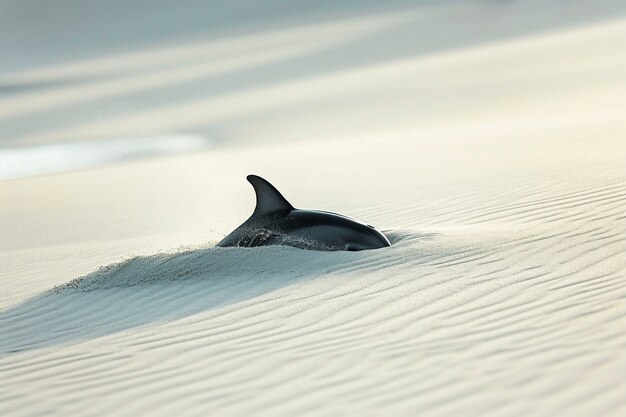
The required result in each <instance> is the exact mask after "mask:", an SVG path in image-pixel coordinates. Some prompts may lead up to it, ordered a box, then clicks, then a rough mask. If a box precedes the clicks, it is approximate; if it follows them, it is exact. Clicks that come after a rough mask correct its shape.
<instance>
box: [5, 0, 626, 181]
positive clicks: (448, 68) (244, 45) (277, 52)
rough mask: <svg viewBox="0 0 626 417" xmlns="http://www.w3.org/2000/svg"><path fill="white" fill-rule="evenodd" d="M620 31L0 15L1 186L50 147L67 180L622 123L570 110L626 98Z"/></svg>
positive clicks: (605, 10)
mask: <svg viewBox="0 0 626 417" xmlns="http://www.w3.org/2000/svg"><path fill="white" fill-rule="evenodd" d="M624 16H626V4H624V3H623V2H618V1H601V2H598V3H594V4H591V3H589V2H584V1H574V2H566V1H557V2H550V3H543V2H538V1H445V2H435V1H391V2H385V3H384V4H382V3H380V2H375V1H365V2H362V1H359V2H357V1H349V2H341V3H335V2H330V1H325V2H315V1H300V2H295V3H294V2H287V1H274V0H263V1H259V2H254V3H248V2H240V1H236V2H232V1H213V2H202V3H196V2H192V1H187V0H185V1H183V2H166V1H159V2H156V3H155V2H145V1H140V0H131V1H124V2H122V1H117V0H116V1H113V2H106V3H102V2H96V1H86V2H78V1H62V2H55V3H54V4H53V3H48V2H42V1H37V0H33V1H7V0H0V55H1V56H2V57H3V59H2V60H0V171H1V170H3V167H5V168H4V170H5V171H6V167H7V166H8V165H9V164H12V162H8V161H9V155H14V153H11V152H13V151H12V150H15V149H20V148H32V149H33V150H34V152H33V153H31V154H32V155H34V154H36V153H37V152H38V151H37V149H39V150H41V149H47V148H46V146H47V145H50V144H59V145H61V144H66V145H67V146H58V147H56V148H55V149H56V151H57V156H58V155H60V156H59V158H63V157H65V158H66V159H68V166H72V165H74V163H73V162H72V161H70V158H73V156H72V155H71V152H70V153H68V154H67V155H65V156H63V155H62V154H61V153H59V152H61V150H62V149H73V146H74V145H75V144H77V143H84V144H89V143H90V142H92V141H99V142H103V141H110V142H111V145H112V146H113V145H114V144H116V143H119V144H124V145H123V146H128V143H129V141H132V138H141V141H142V145H139V146H148V148H149V142H146V141H145V140H144V139H145V138H151V137H152V138H155V144H156V143H157V142H158V138H163V137H174V138H176V137H198V138H204V139H203V140H205V141H207V142H210V143H211V146H212V147H220V146H224V145H237V146H242V145H243V146H247V145H248V144H257V145H258V144H264V143H271V142H292V141H297V142H300V141H310V140H337V139H342V138H350V139H352V138H358V137H371V136H377V137H379V138H380V140H384V137H385V136H386V135H397V134H406V133H409V134H412V135H416V134H422V133H424V132H429V131H432V130H433V129H441V128H445V129H451V128H455V127H458V128H466V129H491V128H494V127H495V128H497V126H499V125H502V124H503V123H504V124H511V123H518V124H519V122H516V120H518V121H519V120H524V121H525V123H524V125H527V124H528V123H530V124H533V123H534V125H541V124H542V123H551V124H553V123H559V120H568V119H572V118H574V119H578V118H580V117H586V118H589V119H591V121H593V120H596V119H597V117H601V118H606V117H616V115H615V113H616V112H618V109H617V107H618V106H617V105H615V106H613V107H615V109H613V108H612V107H611V106H609V108H607V109H604V110H605V111H604V112H603V113H602V114H601V115H594V113H593V111H591V112H587V110H586V109H584V108H582V107H581V106H580V105H579V104H576V100H577V97H579V96H582V97H584V98H585V99H589V101H590V102H591V103H594V102H602V97H603V96H604V95H605V94H608V96H609V98H610V97H611V95H615V94H617V93H616V92H615V91H617V89H621V88H622V85H623V82H622V80H621V76H620V74H618V71H617V70H619V68H620V65H622V64H623V62H622V61H623V60H622V59H621V58H620V57H619V56H615V53H614V51H615V50H618V49H619V45H618V44H619V43H621V42H622V41H624V40H626V39H624V38H626V36H624V35H625V31H624V30H622V29H621V27H623V26H624V25H623V22H622V20H623V19H624ZM605 38H606V41H604V39H605ZM598 45H604V47H601V48H598ZM581 51H582V53H583V54H584V55H581ZM616 87H617V89H616ZM614 98H615V97H614ZM617 99H618V100H613V101H612V102H616V101H621V99H620V98H619V97H617ZM562 101H564V102H566V103H567V104H568V106H565V107H564V106H562V104H563V103H562ZM569 103H574V104H573V106H574V107H573V108H572V109H569ZM617 104H619V103H617ZM583 107H584V106H583ZM537 109H543V113H541V112H540V111H539V110H537ZM581 112H583V113H582V114H581ZM545 115H547V116H545ZM607 115H611V116H607ZM526 122H528V123H526ZM146 143H147V144H148V145H145V144H146ZM123 146H122V147H120V150H119V152H116V153H117V154H119V155H127V154H128V152H126V151H125V150H124V149H123ZM155 146H156V145H155ZM148 148H146V149H148ZM175 148H176V147H175ZM85 149H87V148H85ZM204 149H205V148H202V150H204ZM26 154H27V153H25V154H24V155H26ZM147 154H152V155H156V154H158V155H160V156H162V155H166V154H167V153H163V152H149V149H148V153H147ZM101 159H103V160H104V159H106V160H107V161H109V162H115V161H118V160H119V161H121V160H123V161H128V159H127V157H122V158H121V159H118V160H115V161H114V160H113V159H111V158H108V157H107V158H101ZM37 160H38V159H37V158H35V159H32V160H28V159H20V161H22V163H25V164H30V165H33V166H34V164H36V163H37ZM101 164H102V161H100V162H98V163H97V164H96V165H94V166H100V165H101ZM13 165H14V164H13ZM85 167H87V166H85ZM26 171H31V172H34V171H36V169H34V168H33V169H30V168H29V169H26ZM44 171H45V170H44ZM44 171H42V172H44ZM8 176H11V174H7V172H4V173H3V172H0V178H6V177H8Z"/></svg>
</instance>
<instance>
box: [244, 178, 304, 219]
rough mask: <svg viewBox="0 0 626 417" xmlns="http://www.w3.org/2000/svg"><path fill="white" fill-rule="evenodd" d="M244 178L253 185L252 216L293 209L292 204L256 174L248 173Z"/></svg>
mask: <svg viewBox="0 0 626 417" xmlns="http://www.w3.org/2000/svg"><path fill="white" fill-rule="evenodd" d="M246 179H247V180H248V181H249V182H250V184H252V186H253V187H254V192H255V193H256V207H255V209H254V213H253V214H252V215H253V216H262V215H264V214H267V213H271V212H273V211H278V210H293V206H292V205H291V204H290V203H289V201H287V200H286V199H285V197H283V195H282V194H281V193H280V192H279V191H278V190H277V189H276V188H275V187H274V186H273V185H272V184H270V183H269V182H267V181H266V180H264V179H263V178H261V177H259V176H257V175H248V176H247V177H246Z"/></svg>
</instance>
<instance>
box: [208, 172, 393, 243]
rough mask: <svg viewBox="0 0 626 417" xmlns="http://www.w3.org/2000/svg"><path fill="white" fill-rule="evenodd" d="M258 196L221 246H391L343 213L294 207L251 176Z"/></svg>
mask: <svg viewBox="0 0 626 417" xmlns="http://www.w3.org/2000/svg"><path fill="white" fill-rule="evenodd" d="M247 179H248V181H249V182H250V184H252V186H253V187H254V192H255V193H256V208H255V209H254V213H252V216H250V218H249V219H248V220H246V221H245V222H244V223H243V224H242V225H241V226H239V227H238V228H237V229H235V230H234V231H233V232H232V233H231V234H229V235H228V236H226V237H225V238H224V239H223V240H222V241H221V242H219V243H218V244H217V246H222V247H227V246H238V247H247V248H251V247H256V246H268V245H287V246H294V247H296V248H301V249H313V250H325V251H338V250H349V251H357V250H364V249H377V248H384V247H386V246H390V243H389V240H388V239H387V237H385V235H384V234H382V233H381V232H379V231H378V230H376V229H375V228H374V227H373V226H370V225H368V224H365V223H361V222H359V221H357V220H354V219H351V218H349V217H346V216H342V215H340V214H335V213H330V212H327V211H318V210H302V209H297V208H294V207H293V206H292V205H291V204H290V203H289V202H288V201H287V200H286V199H285V197H283V196H282V194H281V193H280V192H279V191H278V190H277V189H276V188H274V186H273V185H272V184H270V183H269V182H267V181H266V180H264V179H263V178H261V177H259V176H256V175H248V177H247Z"/></svg>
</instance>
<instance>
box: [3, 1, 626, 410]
mask: <svg viewBox="0 0 626 417" xmlns="http://www.w3.org/2000/svg"><path fill="white" fill-rule="evenodd" d="M523 4H525V3H523ZM455 7H457V8H455ZM467 7H469V6H467ZM467 7H465V8H460V9H459V8H458V6H454V7H453V6H449V5H447V6H446V7H443V6H442V8H437V7H431V8H426V9H425V10H422V11H420V12H417V11H416V12H415V13H414V14H412V15H410V14H407V13H402V12H401V11H400V12H398V11H397V10H395V11H394V10H391V11H385V13H378V14H372V15H371V16H370V15H367V14H366V15H362V16H360V17H358V18H357V17H354V16H351V17H350V18H349V19H348V18H347V17H346V21H342V22H341V24H338V25H332V24H329V25H318V24H311V25H310V26H307V27H302V28H300V29H297V30H295V29H294V30H289V31H288V32H287V33H289V34H290V35H291V36H287V38H285V36H284V33H283V32H277V33H275V34H272V33H266V32H263V31H261V32H263V34H265V35H266V36H260V35H259V36H252V37H245V36H243V37H241V36H239V37H234V38H233V39H231V40H229V42H230V43H228V42H226V41H224V42H221V41H220V42H209V41H207V42H206V43H202V42H200V43H193V42H192V43H184V42H183V43H181V45H182V46H181V45H179V46H176V47H172V48H170V49H164V50H155V51H154V53H148V54H147V55H141V54H139V53H137V55H135V54H134V53H128V54H127V55H115V54H112V55H111V57H110V59H109V58H106V59H105V58H102V60H100V61H98V60H96V61H91V58H89V59H88V58H84V60H82V61H80V62H78V63H74V64H72V65H70V64H59V65H58V67H55V69H50V72H46V73H45V74H44V72H39V73H38V72H37V70H36V69H29V70H28V71H27V70H20V71H18V70H15V71H14V72H12V73H11V75H10V77H9V76H6V77H5V78H4V80H5V85H12V86H13V88H11V89H10V88H6V89H5V90H6V91H5V94H3V95H0V101H1V102H2V103H4V104H7V103H11V106H7V105H2V106H0V117H1V118H2V120H3V121H4V122H7V123H6V124H4V125H2V127H1V129H2V130H1V132H2V133H3V135H4V137H3V138H2V139H3V140H4V139H5V138H6V142H3V143H4V144H5V146H11V147H12V149H15V148H16V147H20V148H24V147H25V146H27V145H32V146H35V147H34V148H27V149H31V150H32V149H35V150H37V149H40V148H36V147H37V146H47V145H48V144H51V143H65V142H66V141H71V142H72V143H73V144H76V143H82V142H84V143H90V142H93V141H96V142H97V141H103V140H108V139H107V138H109V139H110V140H111V141H113V142H114V141H116V140H120V141H121V140H123V139H124V138H128V137H139V136H147V137H149V135H150V134H155V135H156V134H158V135H161V136H159V137H164V136H162V135H174V134H190V135H196V136H194V137H198V135H199V136H200V137H206V138H207V140H208V141H209V142H210V143H211V148H209V149H208V150H206V151H203V152H195V153H190V154H185V155H176V156H171V157H166V158H159V159H152V160H140V161H134V162H128V161H127V158H126V157H124V158H121V159H123V160H126V162H125V163H120V164H116V165H106V166H104V167H102V166H101V165H102V164H103V163H110V162H111V161H99V162H98V163H97V164H96V165H99V166H100V167H99V168H97V169H90V170H83V171H71V172H65V173H57V174H55V175H40V176H33V177H24V178H14V179H11V180H5V181H1V182H0V201H1V204H0V229H1V230H2V234H1V236H0V250H1V252H0V266H1V267H0V284H1V288H2V291H0V414H1V415H3V416H35V415H58V416H100V415H114V416H136V415H162V416H171V415H186V416H192V415H198V416H206V415H220V416H222V415H224V416H250V415H268V416H300V415H315V416H325V415H333V416H335V415H336V416H346V415H355V416H357V415H358V416H363V415H366V416H381V415H406V416H414V415H428V416H459V415H463V416H513V415H523V416H546V415H551V416H621V415H624V414H625V413H626V401H625V399H624V392H626V381H625V377H624V375H626V305H625V297H626V278H625V276H626V238H625V236H626V209H625V208H624V207H625V205H626V168H625V167H626V139H625V138H626V118H625V117H624V109H625V108H626V59H625V58H624V54H623V45H624V43H625V42H626V25H624V21H623V20H620V16H619V15H618V14H615V15H613V16H612V20H606V16H604V17H603V18H604V19H605V20H603V21H601V22H598V21H590V22H587V24H582V23H581V22H580V21H578V22H574V23H577V25H574V24H573V23H571V22H570V23H571V24H570V25H569V26H568V25H564V26H559V25H557V26H556V29H555V30H553V31H549V32H544V31H542V30H537V31H536V33H518V32H516V33H502V31H500V32H499V31H498V30H495V29H493V32H489V31H488V30H487V31H484V32H481V33H483V34H484V35H485V37H487V35H486V33H490V34H491V35H493V36H492V38H489V39H490V40H492V41H493V42H483V41H484V40H485V39H483V38H481V39H479V40H480V42H479V40H473V41H472V42H469V40H468V42H467V43H468V44H462V45H461V44H459V45H455V46H456V47H455V48H451V49H447V48H446V47H443V46H441V45H440V46H441V48H440V49H439V50H438V51H434V52H436V53H430V52H429V53H426V52H428V51H426V52H425V51H421V52H420V51H415V50H411V49H410V47H409V44H412V43H411V42H406V43H405V44H403V45H400V46H397V45H396V47H397V49H395V51H396V52H398V54H396V55H393V54H391V55H385V54H384V53H383V52H382V51H383V50H385V48H384V45H378V44H373V45H372V48H371V49H372V51H373V52H372V53H373V55H372V56H376V57H377V58H376V59H377V60H378V62H373V61H367V62H364V61H359V59H357V58H359V57H363V56H365V55H362V54H361V52H362V51H363V50H366V49H367V48H366V46H367V44H368V39H369V40H371V39H376V38H377V36H383V38H384V36H388V38H385V39H395V38H396V35H398V36H399V35H400V34H402V33H404V31H409V32H408V33H413V32H411V29H410V28H411V27H413V26H411V24H414V23H415V20H416V19H417V20H419V18H420V17H422V18H424V19H425V20H426V21H431V19H435V17H433V16H445V19H444V20H445V21H449V19H450V16H457V15H456V14H455V13H458V14H459V15H467V13H468V10H474V9H473V8H472V7H474V6H472V7H469V9H468V8H467ZM476 7H478V9H477V10H479V11H480V12H481V13H483V12H485V8H486V9H488V10H496V11H498V10H501V9H499V8H498V7H504V6H495V5H491V6H489V7H487V6H484V5H483V6H480V7H479V6H476ZM515 7H517V8H518V9H516V11H517V14H515V15H514V17H510V21H511V22H512V24H511V25H510V27H511V28H515V27H516V26H515V25H514V24H513V23H515V22H518V21H519V19H522V18H523V17H529V16H532V14H528V13H526V14H524V12H525V11H526V12H527V11H528V10H530V9H524V7H522V6H519V5H517V6H515ZM492 8H493V9H492ZM507 10H508V9H507ZM420 13H425V14H420ZM442 13H443V14H442ZM446 13H447V14H446ZM381 16H382V17H381ZM424 16H425V17H424ZM596 17H597V18H598V19H599V17H598V16H596ZM600 17H602V16H600ZM407 19H408V20H407ZM412 19H413V20H412ZM446 19H447V20H446ZM590 20H593V19H590ZM348 21H349V22H351V24H347V23H349V22H348ZM407 21H408V22H409V23H406V22H407ZM522 21H523V19H522ZM402 22H405V23H402ZM335 23H337V22H335ZM583 23H584V22H583ZM537 24H539V23H537ZM572 25H573V26H572ZM519 27H524V25H522V24H521V23H520V25H519ZM283 29H284V28H283ZM539 29H541V28H539ZM502 30H503V29H502ZM442 33H447V32H446V31H445V30H444V29H442ZM323 34H325V35H326V36H321V35H323ZM496 35H498V36H496ZM505 35H506V36H505ZM514 35H515V36H514ZM224 36H225V35H224ZM285 39H287V41H285ZM337 39H343V41H345V42H347V43H345V44H341V45H342V46H339V44H338V43H337V42H338V41H337ZM446 45H447V44H446ZM446 45H444V46H446ZM331 46H332V48H331ZM448 46H449V45H448ZM248 47H249V48H250V50H253V51H256V52H255V53H250V54H244V53H242V51H245V50H246V48H248ZM205 48H208V49H205ZM211 48H213V49H211ZM237 48H239V49H237ZM259 48H261V49H259ZM329 48H330V49H329ZM333 48H335V49H333ZM342 48H343V49H342ZM353 48H356V49H353ZM359 48H364V49H363V50H362V49H359ZM389 49H390V50H391V51H393V50H394V48H393V47H390V48H389ZM354 50H356V51H357V52H356V55H355V56H356V58H354V61H351V62H344V65H340V66H339V67H334V66H333V65H334V64H332V63H337V62H340V61H338V60H337V59H338V58H337V55H336V54H338V55H341V52H343V53H345V56H349V53H348V52H350V51H354ZM198 51H204V52H205V55H202V56H198V55H197V52H198ZM229 51H231V52H232V54H231V52H229ZM312 51H317V52H316V53H315V54H313V55H308V54H310V53H312ZM359 51H361V52H359ZM402 51H404V52H405V53H406V54H405V55H406V56H400V55H402V54H400V52H402ZM418 52H419V53H418ZM68 53H69V52H68ZM116 53H118V52H116ZM303 53H304V55H298V54H303ZM212 54H213V55H212ZM220 54H226V55H228V57H227V56H226V55H220ZM294 54H295V55H294ZM329 54H330V55H329ZM376 54H378V55H376ZM212 56H214V57H221V58H223V59H221V60H220V59H217V60H216V61H215V62H219V63H220V64H219V65H216V66H211V65H210V64H209V63H210V61H211V57H212ZM295 56H299V58H298V59H304V58H306V59H305V61H304V62H305V63H311V62H318V63H319V65H320V66H318V67H314V66H313V67H307V68H309V72H307V71H304V70H303V72H302V73H300V76H298V77H296V76H295V75H294V74H295V73H297V71H296V69H297V68H298V66H297V65H298V64H297V62H298V61H297V59H296V58H294V57H295ZM307 57H308V58H307ZM196 58H197V59H196ZM318 58H319V59H318ZM321 58H326V61H325V60H324V59H321ZM229 59H230V61H229ZM107 63H108V65H109V66H107ZM324 63H326V64H324ZM33 65H34V64H33ZM324 65H327V66H326V67H324ZM168 66H169V67H168ZM148 67H152V70H151V71H152V72H150V71H148V72H146V73H143V74H142V71H144V70H146V68H148ZM305 67H306V65H305ZM237 68H238V69H237ZM259 68H261V69H264V70H263V71H265V72H263V71H262V72H259V73H258V74H259V78H256V79H255V78H254V77H253V78H247V76H249V75H250V74H251V73H255V71H256V69H259ZM300 68H302V67H300ZM212 69H213V70H214V71H216V72H218V73H219V74H221V75H220V77H223V78H219V77H218V78H217V79H207V78H205V77H203V76H202V74H204V73H205V71H210V70H212ZM53 70H54V71H58V73H55V72H54V71H53ZM237 71H242V72H237ZM290 71H291V73H292V75H294V76H292V77H287V75H288V74H289V73H290ZM46 74H47V75H46ZM55 74H56V75H55ZM81 74H82V75H83V76H84V78H80V77H79V75H81ZM263 74H265V75H263ZM271 74H276V77H277V78H276V79H275V82H274V83H267V82H266V81H267V79H265V78H264V77H270V78H271V77H273V76H274V75H271ZM51 75H54V76H55V77H56V76H57V75H58V80H61V79H66V76H67V77H69V79H72V80H82V81H81V82H78V81H72V82H71V83H69V84H67V85H65V84H63V83H60V84H55V86H54V87H50V88H47V87H46V88H43V87H41V86H40V87H36V85H37V83H35V82H34V81H36V80H42V79H45V77H46V76H51ZM20 77H21V78H20ZM281 77H282V78H281ZM242 79H246V80H255V81H254V82H252V81H250V84H248V85H241V86H240V87H239V88H234V86H235V85H236V84H237V80H242ZM6 80H8V81H6ZM19 80H21V81H22V83H21V84H20V83H19V82H18V81H19ZM33 83H34V84H33ZM42 85H43V84H42ZM19 86H21V88H18V87H19ZM28 86H30V87H28ZM158 86H161V87H162V88H163V89H159V88H161V87H158ZM27 87H28V88H27ZM179 87H183V89H182V92H181V95H172V96H171V98H172V100H171V101H170V102H168V103H166V101H167V100H166V98H167V97H168V94H171V91H173V90H174V89H176V88H179ZM42 88H43V89H42ZM170 88H171V89H172V90H169V89H170ZM197 88H200V90H196V89H197ZM203 88H204V90H202V89H203ZM133 89H134V90H133ZM168 91H169V92H168ZM196 93H197V94H196ZM154 100H156V101H154ZM155 102H156V103H158V105H153V104H154V103H155ZM119 103H131V104H132V105H129V107H128V108H125V109H124V108H120V107H119V106H118V104H119ZM73 106H76V109H78V110H77V113H71V111H70V112H69V113H68V111H69V110H68V109H71V108H73ZM94 109H98V110H97V111H95V113H94V112H92V110H94ZM81 112H84V114H85V115H86V116H85V118H80V117H77V118H76V119H74V118H72V117H71V116H68V114H74V115H76V114H82V113H81ZM42 115H47V117H42ZM32 121H36V122H37V123H38V124H37V123H34V124H33V125H32V128H29V129H26V128H24V127H25V126H30V122H32ZM138 132H139V133H140V135H137V133H138ZM212 133H214V135H212ZM170 137H172V136H170ZM142 140H145V139H142ZM81 141H82V142H81ZM7 143H8V144H7ZM107 143H108V142H107ZM120 143H127V142H120ZM77 146H82V145H77ZM84 146H86V148H85V149H92V150H93V149H97V148H89V146H90V145H84ZM56 149H63V147H61V148H56ZM28 152H30V151H28ZM33 152H35V151H33ZM35 153H36V152H35ZM91 154H94V153H93V152H92V153H90V155H91ZM122 154H123V152H122ZM0 155H2V154H0ZM4 155H6V154H4ZM21 155H24V154H23V153H22V154H21ZM55 166H56V167H57V168H55V170H54V171H57V172H58V171H63V170H68V171H70V170H71V169H73V168H77V167H79V166H77V165H76V164H68V166H66V167H65V168H63V167H61V168H59V167H58V166H57V165H55ZM6 167H7V165H4V169H5V170H6V171H5V173H7V172H8V168H6ZM11 172H12V175H11V176H12V177H15V176H19V175H32V174H36V173H37V172H34V171H28V172H27V173H26V174H19V173H16V171H11ZM23 172H24V171H23ZM38 173H39V174H44V173H45V170H41V171H40V172H38ZM249 173H256V174H259V175H263V176H264V177H266V178H268V179H269V180H271V181H272V183H274V184H275V185H276V186H277V187H278V188H279V189H280V190H281V191H282V192H283V193H284V194H285V196H286V197H287V198H288V199H289V200H290V201H291V202H292V203H293V204H294V205H296V206H298V207H307V208H319V209H325V210H331V211H337V212H340V213H342V214H346V215H349V216H353V217H356V218H358V219H360V220H363V221H366V222H368V223H371V224H374V225H376V226H377V227H378V228H380V229H382V230H384V231H385V233H387V234H388V236H389V237H390V240H391V241H392V243H393V245H392V246H391V247H390V248H388V249H384V250H376V251H363V252H354V253H353V252H335V253H327V252H313V251H303V250H298V249H293V248H285V247H266V248H256V249H239V248H214V247H213V245H214V244H215V243H216V242H217V241H218V240H219V239H221V238H222V237H223V236H224V235H225V234H226V233H228V232H229V231H230V230H232V229H233V228H234V227H236V226H237V225H238V224H239V223H241V222H242V221H243V220H244V219H245V218H246V217H247V216H248V215H249V214H250V213H251V212H252V209H253V206H254V193H253V192H252V188H251V187H250V186H249V184H248V183H247V182H246V181H245V175H246V174H249ZM6 177H7V178H8V177H9V175H8V174H7V176H6Z"/></svg>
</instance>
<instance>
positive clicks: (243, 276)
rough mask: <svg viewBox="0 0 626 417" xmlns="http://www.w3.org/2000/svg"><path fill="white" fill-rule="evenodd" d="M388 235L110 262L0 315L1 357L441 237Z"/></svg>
mask: <svg viewBox="0 0 626 417" xmlns="http://www.w3.org/2000/svg"><path fill="white" fill-rule="evenodd" d="M386 234H388V236H389V237H390V240H391V241H392V244H393V246H392V247H391V248H387V249H383V250H375V251H361V252H317V251H308V250H301V249H295V248H290V247H283V246H269V247H260V248H253V249H247V248H210V249H200V250H193V251H188V252H182V253H174V254H158V255H153V256H148V257H137V258H132V259H129V260H126V261H124V262H121V263H119V264H113V265H107V266H104V267H102V268H100V269H98V270H97V271H95V272H93V273H90V274H88V275H85V276H82V277H79V278H76V279H74V280H72V281H70V282H68V283H67V284H64V285H62V286H59V287H56V288H54V289H52V290H49V291H46V292H44V293H41V294H40V295H37V296H35V297H33V298H30V299H28V300H26V301H24V302H23V303H21V304H18V305H16V306H14V307H11V308H8V309H6V310H4V311H0V328H2V333H3V337H2V338H0V355H3V354H10V353H15V352H23V351H29V350H33V349H40V348H44V347H49V346H54V345H59V344H69V343H74V342H80V341H84V340H89V339H94V338H98V337H102V336H107V335H111V334H114V333H117V332H122V331H124V330H128V329H131V328H136V327H142V326H147V325H150V324H153V323H159V322H167V321H172V320H176V319H180V318H183V317H187V316H190V315H193V314H196V313H199V312H203V311H208V310H211V309H216V308H220V307H225V306H228V305H232V304H236V303H240V302H243V301H245V300H249V299H252V298H254V297H258V296H260V295H263V294H266V293H269V292H272V291H276V290H278V289H280V288H282V287H285V286H289V285H293V284H295V283H298V282H302V281H305V280H312V279H316V278H318V277H321V276H323V275H328V274H333V273H337V272H341V273H342V274H344V273H345V274H346V275H349V274H362V273H364V272H366V270H367V269H369V268H376V269H384V268H387V267H391V266H393V265H397V264H398V263H403V262H405V261H406V259H407V258H412V259H415V257H416V256H417V257H419V256H421V255H420V254H419V253H417V252H416V250H417V249H416V248H415V247H414V246H413V245H412V244H413V243H415V242H416V241H428V240H432V239H434V238H435V235H432V234H428V235H427V234H415V233H411V232H406V233H403V232H386ZM407 250H408V251H409V252H407ZM426 257H428V256H426Z"/></svg>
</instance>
